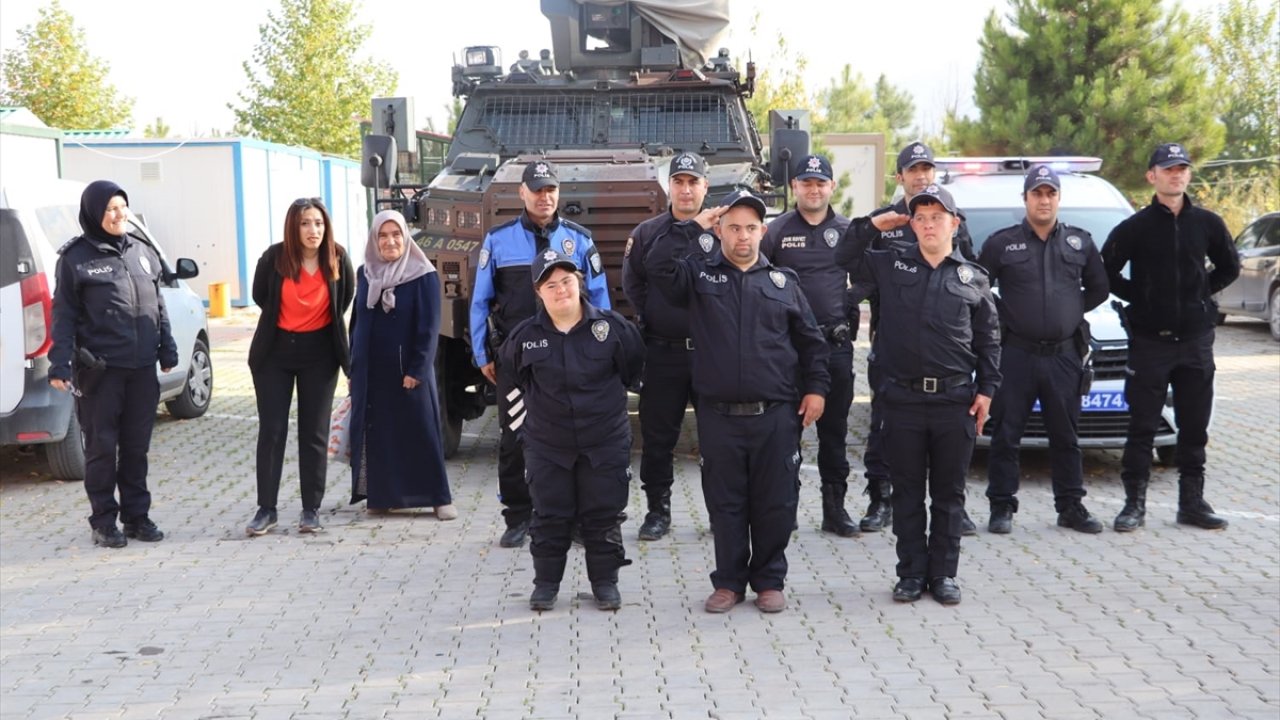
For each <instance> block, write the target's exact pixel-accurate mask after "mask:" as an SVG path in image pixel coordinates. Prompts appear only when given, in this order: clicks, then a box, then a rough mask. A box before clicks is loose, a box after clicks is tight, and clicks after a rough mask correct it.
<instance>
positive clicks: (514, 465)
mask: <svg viewBox="0 0 1280 720" xmlns="http://www.w3.org/2000/svg"><path fill="white" fill-rule="evenodd" d="M494 367H495V368H496V373H497V380H498V383H497V389H498V428H499V431H500V433H499V435H498V500H499V501H500V502H501V503H502V517H503V519H505V520H506V522H507V527H515V526H516V525H519V524H520V523H523V522H526V521H528V520H529V513H530V511H531V510H530V508H531V507H532V501H531V500H530V499H529V484H528V482H527V481H526V480H525V454H524V447H523V443H521V441H520V435H519V433H518V432H517V431H518V430H519V429H520V427H521V426H522V425H523V424H524V421H525V410H524V398H523V397H521V394H520V389H519V388H517V387H516V380H515V373H514V372H512V370H511V369H510V368H507V367H505V366H504V365H503V363H501V362H499V363H497V364H496V365H495V366H494Z"/></svg>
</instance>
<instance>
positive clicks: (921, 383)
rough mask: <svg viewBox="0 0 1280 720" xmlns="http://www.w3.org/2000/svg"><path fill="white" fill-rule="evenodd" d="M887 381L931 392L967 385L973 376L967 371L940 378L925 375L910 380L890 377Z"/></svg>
mask: <svg viewBox="0 0 1280 720" xmlns="http://www.w3.org/2000/svg"><path fill="white" fill-rule="evenodd" d="M889 382H892V383H893V384H894V385H898V386H900V387H904V388H907V389H909V390H915V391H916V392H923V393H930V394H932V393H940V392H945V391H947V390H950V389H951V388H957V387H960V386H961V385H968V384H969V383H971V382H973V376H971V375H969V374H968V373H964V374H961V375H951V376H949V377H942V378H935V377H926V378H914V379H911V380H902V379H899V378H890V379H889Z"/></svg>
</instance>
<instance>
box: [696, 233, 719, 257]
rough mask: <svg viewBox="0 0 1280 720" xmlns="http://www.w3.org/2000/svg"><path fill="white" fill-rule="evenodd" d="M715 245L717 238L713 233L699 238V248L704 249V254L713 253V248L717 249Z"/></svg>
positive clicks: (704, 234) (703, 234)
mask: <svg viewBox="0 0 1280 720" xmlns="http://www.w3.org/2000/svg"><path fill="white" fill-rule="evenodd" d="M715 245H716V238H715V236H714V235H712V234H711V233H707V232H704V233H702V234H701V235H699V236H698V247H699V248H701V249H702V252H704V253H709V252H711V248H713V247H715Z"/></svg>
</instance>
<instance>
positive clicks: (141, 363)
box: [8, 180, 178, 548]
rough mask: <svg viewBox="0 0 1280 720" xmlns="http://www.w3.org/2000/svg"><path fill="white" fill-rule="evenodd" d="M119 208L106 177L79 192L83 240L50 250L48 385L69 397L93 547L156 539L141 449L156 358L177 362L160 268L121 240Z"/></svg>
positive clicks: (143, 250) (137, 244) (152, 416)
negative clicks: (53, 258)
mask: <svg viewBox="0 0 1280 720" xmlns="http://www.w3.org/2000/svg"><path fill="white" fill-rule="evenodd" d="M128 205H129V196H128V195H126V194H125V191H124V190H123V189H122V188H121V187H120V186H119V185H116V184H115V183H113V182H111V181H109V180H97V181H94V182H92V183H89V185H88V187H86V188H85V190H84V193H83V194H81V196H80V228H81V229H82V230H83V231H84V234H83V235H80V236H79V237H76V238H74V239H72V240H71V241H70V242H68V243H66V244H65V245H63V246H62V247H61V248H60V249H59V250H58V253H59V256H60V257H59V258H58V266H57V270H56V273H57V278H58V290H57V293H56V294H55V295H54V296H53V328H52V335H53V346H52V347H50V348H49V384H50V385H51V386H53V388H54V389H57V390H61V391H64V392H74V393H75V395H76V416H77V417H78V418H79V419H80V428H81V430H82V431H83V432H84V456H85V468H84V489H85V493H86V494H87V495H88V496H89V506H90V509H91V511H92V514H91V515H90V516H89V526H90V527H91V528H92V538H93V544H94V545H100V546H102V547H108V548H121V547H124V546H125V545H127V544H128V539H127V538H134V539H137V540H141V541H143V542H157V541H159V540H162V539H164V533H163V532H161V531H160V529H159V528H157V527H156V524H155V523H154V522H152V520H151V517H150V511H151V492H150V491H149V490H148V489H147V451H148V450H149V448H150V446H151V431H152V428H153V427H154V426H155V420H156V403H157V402H159V398H160V385H159V381H158V380H157V378H156V362H157V361H159V364H160V367H161V369H162V370H163V371H164V372H168V371H169V370H171V369H173V366H175V365H177V364H178V347H177V345H176V344H175V343H174V341H173V334H172V333H171V332H170V330H169V315H168V313H167V312H166V311H165V307H164V296H163V295H162V294H161V292H160V281H161V273H162V271H163V266H162V265H161V264H160V257H159V255H157V254H156V252H155V250H153V249H152V248H151V246H150V245H148V244H147V243H146V242H144V241H142V240H140V239H138V238H136V237H134V236H132V235H130V234H129V232H128V226H129V208H128ZM12 340H13V338H12V337H10V338H8V341H10V342H11V341H12ZM73 368H74V376H75V382H74V384H73V383H72V375H73ZM117 489H119V493H120V498H119V501H117V500H116V491H117ZM117 517H118V518H119V519H120V521H121V522H122V523H123V525H124V532H121V531H120V528H119V527H117V526H116V519H117Z"/></svg>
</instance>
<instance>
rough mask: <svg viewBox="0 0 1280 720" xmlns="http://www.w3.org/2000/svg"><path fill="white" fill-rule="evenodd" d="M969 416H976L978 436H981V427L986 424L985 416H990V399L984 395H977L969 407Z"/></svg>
mask: <svg viewBox="0 0 1280 720" xmlns="http://www.w3.org/2000/svg"><path fill="white" fill-rule="evenodd" d="M969 414H970V415H973V416H976V417H977V419H978V434H979V435H981V434H982V426H983V425H986V424H987V416H988V415H990V414H991V398H989V397H987V396H986V395H978V396H976V397H974V398H973V404H972V405H970V406H969Z"/></svg>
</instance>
